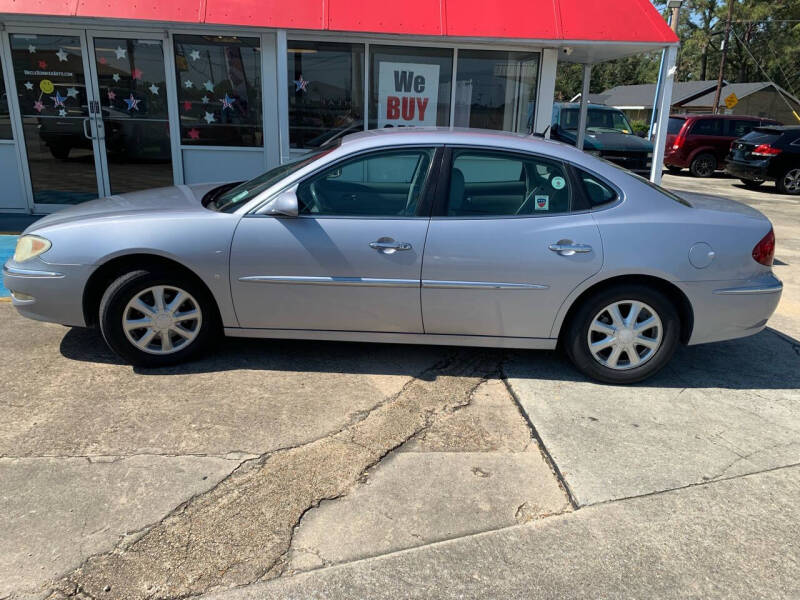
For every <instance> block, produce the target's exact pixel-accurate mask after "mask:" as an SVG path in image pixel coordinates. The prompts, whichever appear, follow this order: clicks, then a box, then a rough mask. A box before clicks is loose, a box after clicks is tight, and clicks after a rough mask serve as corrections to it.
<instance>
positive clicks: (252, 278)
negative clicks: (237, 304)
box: [239, 275, 419, 287]
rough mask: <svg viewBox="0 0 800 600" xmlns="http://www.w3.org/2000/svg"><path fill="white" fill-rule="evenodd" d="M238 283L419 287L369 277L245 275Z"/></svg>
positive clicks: (416, 282)
mask: <svg viewBox="0 0 800 600" xmlns="http://www.w3.org/2000/svg"><path fill="white" fill-rule="evenodd" d="M239 281H244V282H255V283H289V284H296V285H353V286H362V287H419V280H418V279H376V278H371V277H302V276H291V275H247V276H245V277H239Z"/></svg>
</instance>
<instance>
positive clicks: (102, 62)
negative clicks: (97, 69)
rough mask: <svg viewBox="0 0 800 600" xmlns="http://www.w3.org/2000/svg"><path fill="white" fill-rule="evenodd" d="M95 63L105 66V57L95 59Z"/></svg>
mask: <svg viewBox="0 0 800 600" xmlns="http://www.w3.org/2000/svg"><path fill="white" fill-rule="evenodd" d="M97 62H99V63H100V64H101V65H104V64H106V63H107V62H108V61H107V60H106V57H105V56H101V57H100V58H98V59H97Z"/></svg>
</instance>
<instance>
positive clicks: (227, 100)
mask: <svg viewBox="0 0 800 600" xmlns="http://www.w3.org/2000/svg"><path fill="white" fill-rule="evenodd" d="M234 102H236V98H231V97H229V96H228V94H225V97H224V98H223V99H222V110H225V109H226V108H233V103H234Z"/></svg>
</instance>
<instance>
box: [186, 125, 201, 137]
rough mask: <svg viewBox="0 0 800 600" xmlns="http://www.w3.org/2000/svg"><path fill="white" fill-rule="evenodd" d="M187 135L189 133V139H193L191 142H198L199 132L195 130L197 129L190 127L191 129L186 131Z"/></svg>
mask: <svg viewBox="0 0 800 600" xmlns="http://www.w3.org/2000/svg"><path fill="white" fill-rule="evenodd" d="M188 133H189V137H190V138H191V139H193V140H199V139H200V131H199V130H197V129H195V128H194V127H192V128H191V129H190V130H189V131H188Z"/></svg>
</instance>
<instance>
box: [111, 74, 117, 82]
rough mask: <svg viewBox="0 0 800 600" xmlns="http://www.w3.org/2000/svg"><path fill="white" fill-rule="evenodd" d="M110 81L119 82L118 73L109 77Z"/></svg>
mask: <svg viewBox="0 0 800 600" xmlns="http://www.w3.org/2000/svg"><path fill="white" fill-rule="evenodd" d="M111 79H113V80H114V81H116V82H119V73H114V74H113V75H112V76H111Z"/></svg>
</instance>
